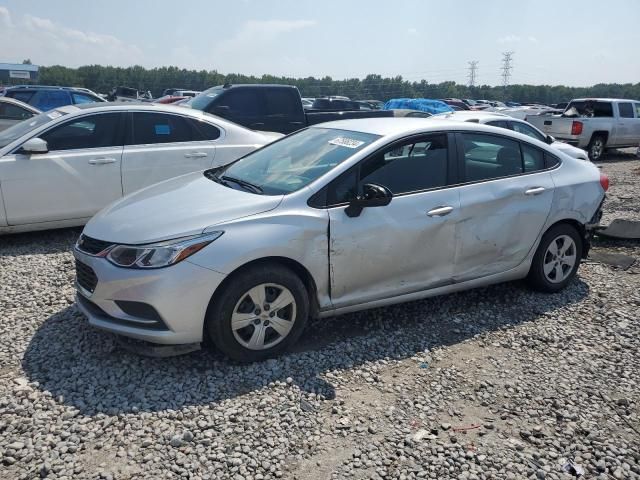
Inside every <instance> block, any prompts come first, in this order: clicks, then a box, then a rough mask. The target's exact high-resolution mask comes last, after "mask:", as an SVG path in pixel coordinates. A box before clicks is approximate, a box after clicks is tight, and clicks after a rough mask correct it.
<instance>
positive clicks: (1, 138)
mask: <svg viewBox="0 0 640 480" xmlns="http://www.w3.org/2000/svg"><path fill="white" fill-rule="evenodd" d="M62 115H66V113H65V112H62V111H60V110H52V111H50V112H47V113H41V114H40V115H36V116H35V117H32V118H29V119H28V120H23V121H22V122H20V123H16V124H15V125H14V126H12V127H9V128H7V129H6V130H3V131H2V132H0V148H3V147H6V146H7V145H9V144H10V143H11V142H13V141H15V140H17V139H19V138H20V137H21V136H23V135H25V134H27V133H29V132H30V131H31V130H33V129H35V128H38V127H39V126H40V125H44V124H45V123H48V122H50V121H52V120H55V119H56V118H58V117H61V116H62Z"/></svg>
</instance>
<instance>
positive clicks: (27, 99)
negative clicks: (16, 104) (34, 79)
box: [6, 91, 35, 105]
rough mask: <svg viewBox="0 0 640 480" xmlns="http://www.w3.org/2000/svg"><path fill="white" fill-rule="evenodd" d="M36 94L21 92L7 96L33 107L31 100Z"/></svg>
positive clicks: (14, 92)
mask: <svg viewBox="0 0 640 480" xmlns="http://www.w3.org/2000/svg"><path fill="white" fill-rule="evenodd" d="M34 94H35V92H33V91H31V92H21V91H13V92H12V91H9V92H7V94H6V96H7V97H9V98H15V99H16V100H20V101H21V102H24V103H28V104H30V105H31V99H32V98H33V95H34Z"/></svg>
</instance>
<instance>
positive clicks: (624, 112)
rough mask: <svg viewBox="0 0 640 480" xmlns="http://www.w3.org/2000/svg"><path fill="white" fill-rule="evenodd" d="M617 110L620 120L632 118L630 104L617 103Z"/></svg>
mask: <svg viewBox="0 0 640 480" xmlns="http://www.w3.org/2000/svg"><path fill="white" fill-rule="evenodd" d="M618 110H619V111H620V116H621V117H622V118H633V106H632V105H631V104H630V103H619V104H618Z"/></svg>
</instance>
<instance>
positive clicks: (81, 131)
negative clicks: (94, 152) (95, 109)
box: [41, 113, 122, 151]
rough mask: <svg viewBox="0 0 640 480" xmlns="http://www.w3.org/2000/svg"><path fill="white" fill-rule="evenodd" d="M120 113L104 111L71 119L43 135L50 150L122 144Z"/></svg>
mask: <svg viewBox="0 0 640 480" xmlns="http://www.w3.org/2000/svg"><path fill="white" fill-rule="evenodd" d="M120 118H121V116H120V114H119V113H102V114H99V115H89V116H87V117H82V118H78V119H75V120H70V121H68V122H66V123H63V124H62V125H60V126H57V127H55V128H53V129H51V130H49V131H48V132H46V133H44V134H43V135H41V138H42V139H43V140H45V141H46V142H47V144H48V147H49V150H50V151H56V150H79V149H84V148H101V147H102V148H103V147H114V146H121V145H122V143H121V142H120V141H119V139H118V137H119V136H118V124H119V120H120Z"/></svg>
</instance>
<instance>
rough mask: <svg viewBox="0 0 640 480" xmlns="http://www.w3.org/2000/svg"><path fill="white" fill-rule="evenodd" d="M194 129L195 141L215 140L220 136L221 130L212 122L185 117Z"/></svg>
mask: <svg viewBox="0 0 640 480" xmlns="http://www.w3.org/2000/svg"><path fill="white" fill-rule="evenodd" d="M185 120H186V121H187V122H188V123H189V124H190V125H191V128H192V129H193V131H194V138H193V139H194V141H198V140H215V139H216V138H219V137H220V130H219V129H218V128H217V127H215V126H213V125H211V124H210V123H207V122H203V121H200V120H195V119H191V118H189V119H185Z"/></svg>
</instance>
